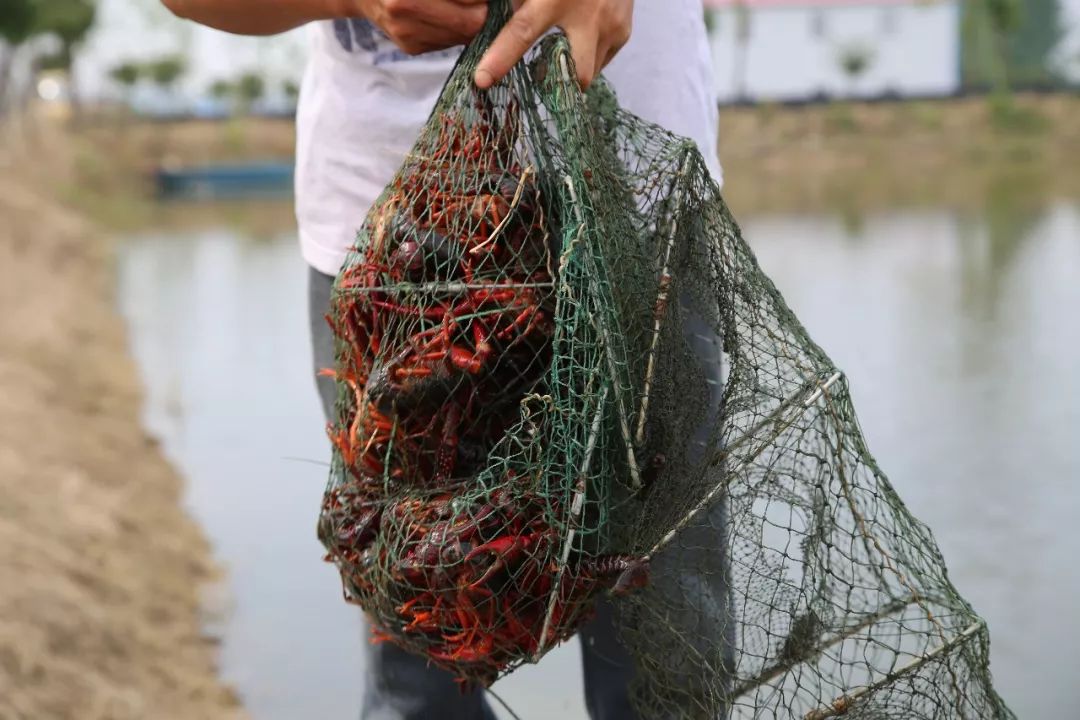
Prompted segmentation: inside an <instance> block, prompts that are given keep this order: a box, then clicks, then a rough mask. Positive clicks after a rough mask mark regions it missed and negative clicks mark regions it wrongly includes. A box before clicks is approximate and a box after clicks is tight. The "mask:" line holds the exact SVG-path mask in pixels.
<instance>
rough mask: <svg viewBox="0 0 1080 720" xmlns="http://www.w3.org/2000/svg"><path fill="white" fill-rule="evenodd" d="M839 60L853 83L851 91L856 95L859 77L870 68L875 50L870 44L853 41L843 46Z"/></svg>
mask: <svg viewBox="0 0 1080 720" xmlns="http://www.w3.org/2000/svg"><path fill="white" fill-rule="evenodd" d="M838 60H839V62H840V68H841V69H842V70H843V71H844V74H845V75H847V77H848V81H849V82H850V83H851V90H850V92H851V94H852V95H854V94H855V86H856V85H857V84H858V82H859V78H861V77H862V76H863V74H864V73H866V71H867V70H869V69H870V65H872V64H873V62H874V51H873V49H872V48H871V47H870V46H869V45H864V44H862V43H851V44H849V45H846V46H845V47H843V48H841V50H840V54H839V56H838Z"/></svg>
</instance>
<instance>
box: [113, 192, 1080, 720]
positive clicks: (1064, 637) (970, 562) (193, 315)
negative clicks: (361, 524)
mask: <svg viewBox="0 0 1080 720" xmlns="http://www.w3.org/2000/svg"><path fill="white" fill-rule="evenodd" d="M743 228H744V231H745V233H746V235H747V237H748V238H750V240H751V244H752V245H753V246H754V248H755V249H756V251H757V252H758V255H759V257H760V259H761V261H762V264H763V265H764V267H765V269H766V271H767V272H769V273H770V274H771V275H772V276H773V278H774V279H775V281H776V283H777V285H778V286H779V287H780V289H781V290H782V291H783V292H784V294H785V295H786V296H787V298H788V300H789V302H790V303H791V304H792V306H793V307H794V309H795V310H796V312H797V313H798V314H799V315H800V317H801V318H802V320H803V322H804V323H805V324H806V325H807V327H808V329H809V330H810V333H811V335H813V336H814V338H815V339H816V340H817V341H818V342H819V343H820V344H821V345H822V346H823V347H825V348H826V350H827V351H828V352H829V353H830V354H831V355H832V356H833V358H834V359H835V360H836V361H837V363H838V364H839V365H840V366H841V367H843V368H844V369H845V371H846V372H847V374H848V376H849V378H850V381H851V386H852V390H853V393H854V398H855V402H856V407H857V408H858V411H859V414H860V418H861V420H862V424H863V427H864V429H865V431H866V434H867V435H868V438H869V442H870V447H871V449H872V450H873V451H874V452H875V453H876V455H877V457H878V459H879V460H880V462H881V465H882V466H883V467H884V468H885V470H886V471H887V472H888V473H889V475H890V477H891V479H892V480H893V482H894V484H895V485H896V487H897V489H898V492H899V494H900V496H901V497H902V498H903V499H904V500H905V501H906V502H907V503H908V505H909V507H910V508H911V509H912V511H913V512H914V513H915V514H916V515H917V516H918V517H919V518H921V519H922V520H924V521H926V522H927V523H928V524H929V525H930V527H931V528H932V529H933V530H934V532H935V535H936V537H937V539H938V541H939V543H940V545H941V547H942V551H943V552H944V555H945V558H946V560H947V561H948V566H949V570H950V576H951V577H952V579H953V581H954V582H955V583H956V585H957V586H958V588H959V589H960V591H961V593H963V594H964V595H965V596H966V597H967V598H968V599H969V600H970V601H971V602H972V603H973V604H974V606H975V608H976V609H977V610H978V611H979V612H981V613H982V614H983V615H985V617H986V618H987V620H988V621H989V624H990V629H991V636H992V639H993V642H992V656H993V666H992V669H993V671H994V676H995V679H996V681H997V685H998V688H999V690H1000V691H1001V693H1002V694H1003V695H1004V696H1005V698H1006V700H1007V701H1009V703H1010V704H1011V705H1012V706H1013V708H1014V709H1015V710H1016V711H1017V714H1018V715H1019V716H1020V717H1021V718H1029V717H1030V718H1037V717H1045V718H1051V717H1053V718H1067V717H1074V716H1075V715H1076V707H1077V705H1078V703H1080V688H1078V686H1077V684H1076V682H1075V678H1076V675H1077V671H1078V670H1080V659H1078V656H1080V652H1078V650H1077V648H1078V647H1080V613H1078V611H1077V606H1078V604H1080V564H1078V563H1077V557H1078V555H1080V522H1077V518H1080V452H1078V450H1077V446H1078V443H1080V375H1078V368H1080V318H1078V317H1077V316H1078V315H1080V206H1078V205H1070V204H1066V203H1059V204H1049V205H1046V206H1044V207H1040V208H1038V209H1036V210H1025V209H1019V208H1004V209H999V210H997V211H995V212H992V213H989V214H986V215H966V214H962V213H957V212H953V211H949V210H946V209H940V210H921V211H911V210H908V211H904V212H895V213H884V214H879V215H875V216H871V217H867V218H863V219H862V221H861V222H858V223H854V224H852V223H851V222H850V221H849V222H841V221H840V220H839V219H834V218H830V217H826V216H799V217H771V218H750V219H744V222H743ZM305 283H306V270H305V268H304V267H303V265H302V263H301V261H300V259H299V255H298V251H297V248H296V241H295V237H294V234H293V233H292V232H291V231H290V232H285V233H282V234H280V235H276V236H269V237H254V236H250V235H245V234H244V233H240V232H237V231H233V230H224V229H222V230H218V231H208V232H201V233H169V232H163V233H150V234H144V235H140V236H137V237H132V238H130V239H128V240H127V241H126V242H125V243H124V244H123V246H122V250H121V256H120V272H119V297H120V303H121V307H122V309H123V312H124V314H125V316H126V318H127V320H128V323H129V328H130V337H131V343H132V347H133V350H134V353H135V355H136V358H137V360H138V362H139V364H140V367H141V369H142V373H143V376H144V379H145V382H146V385H147V390H148V395H147V407H146V421H147V423H148V425H149V427H150V428H151V430H152V431H153V432H155V433H156V434H158V435H159V436H160V437H161V438H162V440H163V442H164V446H165V448H166V450H167V452H168V454H169V456H170V457H171V459H172V460H173V461H174V462H175V463H176V464H177V465H178V467H179V468H180V469H181V471H182V472H183V473H184V475H185V476H186V478H187V479H188V492H187V502H188V505H189V507H190V508H191V510H192V512H193V513H194V515H195V516H196V517H197V518H198V519H199V521H200V522H201V523H202V524H203V526H204V528H205V529H206V532H207V534H208V535H209V537H210V539H211V541H212V542H213V544H214V547H215V550H216V553H217V557H218V559H219V560H220V561H221V562H222V563H223V564H224V565H225V566H226V567H227V570H228V578H227V582H226V584H225V592H224V597H225V598H226V599H227V608H226V609H227V613H226V615H225V618H224V620H223V621H222V622H221V624H220V628H218V632H219V633H220V635H221V638H222V657H221V660H222V666H223V674H224V675H225V677H226V679H227V680H228V681H230V682H232V683H233V684H234V685H235V686H236V687H237V688H238V690H239V692H240V693H241V695H242V697H243V699H244V701H245V703H246V705H247V707H248V708H249V709H250V711H251V713H252V715H253V716H254V717H255V718H256V720H279V719H280V720H286V719H288V720H292V719H295V718H302V717H304V718H306V717H325V718H349V717H355V716H356V708H357V706H358V702H359V696H360V688H361V681H360V679H359V678H361V676H362V672H363V660H362V652H361V651H362V647H363V643H364V642H366V638H365V636H364V631H363V629H362V627H361V623H360V621H359V617H358V615H357V613H356V612H355V611H354V610H353V609H352V608H350V607H348V606H346V605H345V604H344V603H343V602H342V601H341V595H340V586H339V583H338V579H337V576H336V573H335V571H334V570H333V568H332V567H330V566H329V565H325V564H323V563H321V562H320V561H319V559H320V557H321V547H320V546H319V544H318V542H317V541H316V540H315V532H314V526H315V517H316V514H317V511H318V506H319V500H320V497H321V493H322V490H323V486H324V483H325V477H326V469H325V467H322V466H320V465H319V464H318V463H321V462H324V461H325V459H326V457H327V455H328V452H329V451H328V446H327V443H326V440H325V437H324V435H323V432H322V419H321V417H320V411H319V406H318V402H317V399H316V396H315V393H314V389H313V385H312V381H311V368H310V364H309V363H310V359H309V345H308V331H307V318H306V308H305V299H306V287H305ZM579 662H580V660H579V657H578V652H577V649H576V646H575V645H574V644H570V645H568V646H567V647H565V648H563V649H561V650H559V651H557V652H556V653H553V654H552V655H550V656H548V657H547V658H545V660H544V661H543V663H541V665H540V666H538V667H530V668H526V669H525V670H523V671H521V672H519V673H515V674H514V675H513V676H511V677H510V678H509V679H507V680H506V681H503V682H501V683H500V684H499V685H497V686H496V689H497V690H498V691H499V692H500V694H501V695H503V696H504V697H505V698H506V699H507V700H508V701H509V702H510V704H511V705H512V706H513V707H514V708H515V709H516V710H517V712H518V713H519V714H520V715H521V716H522V717H523V718H524V719H525V720H531V719H533V718H548V717H559V718H581V717H584V711H583V706H582V703H581V700H580V696H581V681H580V678H579V672H578V669H579Z"/></svg>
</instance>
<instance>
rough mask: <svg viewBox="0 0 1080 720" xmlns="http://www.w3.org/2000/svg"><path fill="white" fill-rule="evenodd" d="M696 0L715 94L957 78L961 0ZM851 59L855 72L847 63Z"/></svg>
mask: <svg viewBox="0 0 1080 720" xmlns="http://www.w3.org/2000/svg"><path fill="white" fill-rule="evenodd" d="M705 5H706V6H707V7H710V8H711V9H712V10H711V12H712V20H713V23H712V24H713V30H712V48H713V58H714V62H715V66H716V80H717V92H718V94H719V97H720V101H721V102H731V101H735V100H759V101H760V100H799V99H805V98H813V97H818V96H829V97H853V96H854V97H877V96H882V95H888V94H893V95H898V96H928V95H948V94H950V93H953V92H955V91H956V90H957V89H958V88H959V86H960V0H706V2H705ZM860 59H861V60H862V64H863V68H862V70H861V72H859V73H856V74H852V73H850V72H849V70H850V69H851V67H852V66H856V65H859V60H860ZM845 60H846V61H847V64H848V66H849V69H848V70H846V69H845Z"/></svg>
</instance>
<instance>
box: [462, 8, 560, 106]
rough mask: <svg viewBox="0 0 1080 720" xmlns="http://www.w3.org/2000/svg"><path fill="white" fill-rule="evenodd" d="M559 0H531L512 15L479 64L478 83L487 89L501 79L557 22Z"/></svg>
mask: <svg viewBox="0 0 1080 720" xmlns="http://www.w3.org/2000/svg"><path fill="white" fill-rule="evenodd" d="M557 11H558V2H550V1H548V2H545V0H531V1H527V2H524V3H522V5H521V7H520V8H518V10H517V11H515V12H514V14H513V15H511V16H510V19H509V20H508V21H507V23H506V25H505V27H503V29H502V31H501V32H500V33H499V35H498V36H497V37H496V38H495V40H494V41H493V42H492V43H491V47H489V48H488V50H487V52H486V53H484V56H483V57H482V58H480V63H479V64H478V65H477V67H476V76H475V81H476V86H477V87H479V88H480V89H481V90H486V89H487V88H489V87H491V86H492V85H494V84H495V83H497V82H498V81H499V80H502V79H503V78H504V77H505V76H506V74H507V73H508V72H510V69H511V68H512V67H514V65H515V64H516V63H517V61H518V60H520V59H521V58H523V57H524V56H525V53H526V52H528V51H529V48H531V47H532V46H533V44H534V43H535V42H536V41H537V40H539V39H540V36H541V35H543V34H544V33H545V32H547V31H548V30H549V29H550V28H551V27H553V26H554V24H555V18H556V16H557Z"/></svg>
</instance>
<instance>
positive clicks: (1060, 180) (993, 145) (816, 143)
mask: <svg viewBox="0 0 1080 720" xmlns="http://www.w3.org/2000/svg"><path fill="white" fill-rule="evenodd" d="M1016 108H1017V112H1016V114H1015V115H1014V116H1013V117H1012V118H1010V119H1006V121H1005V122H1003V121H1002V119H1001V118H1000V116H999V117H997V118H995V116H994V113H993V112H992V109H991V105H990V103H988V102H987V101H986V100H985V99H982V98H971V99H965V100H959V101H948V102H935V103H929V102H922V103H899V104H878V105H848V104H841V105H832V106H818V107H808V108H800V109H787V108H777V107H757V108H732V109H725V110H724V111H722V113H721V121H720V143H721V152H720V155H721V160H722V162H723V164H724V170H725V176H726V178H727V184H726V187H725V190H724V194H725V196H726V197H727V199H728V201H729V203H730V204H731V206H732V208H733V210H734V211H735V213H736V215H737V216H739V215H743V216H745V215H750V214H759V213H770V212H821V211H834V210H847V209H851V208H857V209H859V210H860V211H866V210H873V209H877V208H895V207H898V206H905V205H925V204H934V205H951V206H966V207H981V206H983V205H984V204H985V203H986V202H987V199H988V198H991V197H994V196H995V195H996V194H997V193H999V192H1000V191H1001V188H1002V187H1003V186H1006V185H1007V186H1009V190H1010V192H1012V193H1014V194H1018V195H1020V194H1027V195H1029V196H1031V197H1035V196H1037V195H1038V196H1043V197H1047V196H1054V195H1064V196H1069V197H1080V164H1077V163H1075V162H1068V160H1067V159H1068V158H1074V157H1077V156H1078V155H1080V123H1077V122H1076V117H1077V116H1078V114H1080V97H1076V96H1065V95H1058V96H1048V97H1038V96H1027V97H1018V98H1017V100H1016Z"/></svg>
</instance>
